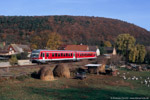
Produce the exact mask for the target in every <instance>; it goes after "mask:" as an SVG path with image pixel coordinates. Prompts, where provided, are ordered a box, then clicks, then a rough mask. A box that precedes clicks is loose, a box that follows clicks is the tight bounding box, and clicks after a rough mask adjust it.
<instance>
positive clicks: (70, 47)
mask: <svg viewBox="0 0 150 100" xmlns="http://www.w3.org/2000/svg"><path fill="white" fill-rule="evenodd" d="M65 50H74V51H89V47H88V46H87V45H67V46H66V47H65Z"/></svg>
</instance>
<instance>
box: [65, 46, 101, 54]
mask: <svg viewBox="0 0 150 100" xmlns="http://www.w3.org/2000/svg"><path fill="white" fill-rule="evenodd" d="M64 50H74V51H95V52H96V55H97V56H99V55H100V50H99V48H98V47H97V46H88V45H66V47H65V48H64Z"/></svg>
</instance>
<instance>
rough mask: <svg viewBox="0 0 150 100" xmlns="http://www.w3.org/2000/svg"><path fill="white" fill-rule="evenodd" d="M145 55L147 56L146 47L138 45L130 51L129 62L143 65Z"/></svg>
mask: <svg viewBox="0 0 150 100" xmlns="http://www.w3.org/2000/svg"><path fill="white" fill-rule="evenodd" d="M145 55H146V50H145V46H144V45H140V44H137V45H136V46H135V47H134V48H132V49H131V50H130V53H129V61H130V62H136V63H143V62H144V58H145Z"/></svg>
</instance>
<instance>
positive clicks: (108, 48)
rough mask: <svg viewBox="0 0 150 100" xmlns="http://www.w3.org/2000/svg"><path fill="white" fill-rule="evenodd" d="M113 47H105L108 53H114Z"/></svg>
mask: <svg viewBox="0 0 150 100" xmlns="http://www.w3.org/2000/svg"><path fill="white" fill-rule="evenodd" d="M113 49H114V48H113V47H104V50H105V51H106V53H113Z"/></svg>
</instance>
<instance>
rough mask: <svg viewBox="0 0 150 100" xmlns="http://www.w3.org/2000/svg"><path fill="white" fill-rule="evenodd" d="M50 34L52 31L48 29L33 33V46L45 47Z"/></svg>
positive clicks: (36, 47) (34, 47)
mask: <svg viewBox="0 0 150 100" xmlns="http://www.w3.org/2000/svg"><path fill="white" fill-rule="evenodd" d="M49 34H51V31H48V30H46V31H41V32H39V33H36V34H33V36H32V37H31V48H32V49H45V48H46V45H47V41H48V36H49Z"/></svg>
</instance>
